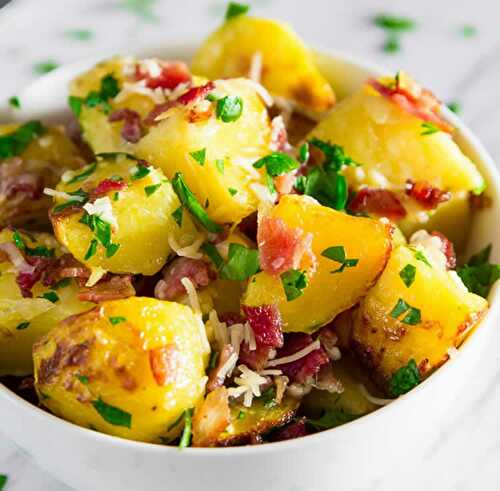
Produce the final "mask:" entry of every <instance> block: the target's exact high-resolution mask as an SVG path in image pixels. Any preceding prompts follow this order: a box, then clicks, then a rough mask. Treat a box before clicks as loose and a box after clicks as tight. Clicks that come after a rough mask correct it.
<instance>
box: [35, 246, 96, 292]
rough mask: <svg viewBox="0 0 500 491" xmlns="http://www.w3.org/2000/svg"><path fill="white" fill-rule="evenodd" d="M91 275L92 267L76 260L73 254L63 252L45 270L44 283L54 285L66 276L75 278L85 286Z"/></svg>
mask: <svg viewBox="0 0 500 491" xmlns="http://www.w3.org/2000/svg"><path fill="white" fill-rule="evenodd" d="M89 277H90V269H89V268H87V267H86V266H84V265H83V264H82V263H80V262H79V261H78V260H76V259H75V258H74V257H73V256H72V255H71V254H63V255H62V256H60V257H58V258H56V259H55V260H54V261H52V263H51V264H50V266H49V268H48V269H47V271H46V272H45V275H44V278H43V284H44V285H45V286H52V285H54V284H55V283H57V282H58V281H60V280H63V279H65V278H74V279H76V280H77V281H78V283H79V284H80V286H83V285H84V284H85V282H86V281H87V280H88V279H89Z"/></svg>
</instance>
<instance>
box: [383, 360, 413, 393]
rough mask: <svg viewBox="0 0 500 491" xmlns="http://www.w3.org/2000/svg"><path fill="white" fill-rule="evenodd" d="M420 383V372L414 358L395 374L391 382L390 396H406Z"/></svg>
mask: <svg viewBox="0 0 500 491" xmlns="http://www.w3.org/2000/svg"><path fill="white" fill-rule="evenodd" d="M419 383H420V372H419V370H418V367H417V364H416V363H415V360H414V359H413V358H412V359H411V360H410V361H409V362H408V364H407V365H406V366H404V367H401V368H399V369H398V370H396V372H394V374H393V375H392V377H391V380H390V381H389V394H391V395H392V396H393V397H399V396H401V395H403V394H406V393H407V392H409V391H410V390H411V389H413V388H414V387H416V386H417V385H418V384H419Z"/></svg>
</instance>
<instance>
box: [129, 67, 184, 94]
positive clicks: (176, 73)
mask: <svg viewBox="0 0 500 491" xmlns="http://www.w3.org/2000/svg"><path fill="white" fill-rule="evenodd" d="M135 79H136V80H146V87H148V88H150V89H153V90H154V89H157V88H158V87H160V88H162V89H167V90H174V89H175V88H176V87H177V86H178V85H180V84H186V83H189V82H191V73H190V71H189V68H188V66H187V64H186V63H184V62H182V61H171V62H161V73H160V75H158V76H157V77H151V75H150V74H149V73H144V72H142V71H141V68H140V66H139V64H137V65H136V67H135Z"/></svg>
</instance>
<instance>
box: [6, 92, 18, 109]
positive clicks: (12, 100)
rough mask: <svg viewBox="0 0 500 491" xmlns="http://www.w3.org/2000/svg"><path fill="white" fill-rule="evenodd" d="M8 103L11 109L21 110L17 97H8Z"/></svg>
mask: <svg viewBox="0 0 500 491" xmlns="http://www.w3.org/2000/svg"><path fill="white" fill-rule="evenodd" d="M8 102H9V106H10V107H13V108H14V109H21V101H20V100H19V97H17V95H13V96H12V97H9V101H8Z"/></svg>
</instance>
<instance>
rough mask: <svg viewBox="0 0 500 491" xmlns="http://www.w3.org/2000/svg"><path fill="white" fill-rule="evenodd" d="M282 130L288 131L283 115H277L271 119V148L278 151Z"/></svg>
mask: <svg viewBox="0 0 500 491" xmlns="http://www.w3.org/2000/svg"><path fill="white" fill-rule="evenodd" d="M282 131H285V132H286V128H285V122H284V121H283V116H276V117H274V118H273V119H272V121H271V144H270V145H269V148H270V149H271V150H272V151H273V152H276V151H277V150H278V149H279V136H280V133H281V132H282Z"/></svg>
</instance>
